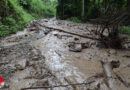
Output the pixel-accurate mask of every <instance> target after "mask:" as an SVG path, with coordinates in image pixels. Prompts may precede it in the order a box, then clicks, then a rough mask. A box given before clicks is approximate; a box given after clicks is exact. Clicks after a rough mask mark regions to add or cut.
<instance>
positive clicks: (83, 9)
mask: <svg viewBox="0 0 130 90" xmlns="http://www.w3.org/2000/svg"><path fill="white" fill-rule="evenodd" d="M84 12H85V5H84V0H82V15H81V16H82V20H83V21H84Z"/></svg>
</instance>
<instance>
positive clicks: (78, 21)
mask: <svg viewBox="0 0 130 90" xmlns="http://www.w3.org/2000/svg"><path fill="white" fill-rule="evenodd" d="M67 20H69V21H73V22H77V23H81V22H82V21H81V20H80V19H78V18H77V17H71V18H68V19H67Z"/></svg>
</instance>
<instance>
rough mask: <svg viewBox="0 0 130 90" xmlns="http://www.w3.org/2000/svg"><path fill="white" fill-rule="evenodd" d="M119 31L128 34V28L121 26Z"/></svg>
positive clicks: (129, 32)
mask: <svg viewBox="0 0 130 90" xmlns="http://www.w3.org/2000/svg"><path fill="white" fill-rule="evenodd" d="M121 31H122V33H126V34H130V26H122V27H121Z"/></svg>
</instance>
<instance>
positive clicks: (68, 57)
mask: <svg viewBox="0 0 130 90" xmlns="http://www.w3.org/2000/svg"><path fill="white" fill-rule="evenodd" d="M44 26H48V27H51V28H48V27H44ZM86 27H87V28H88V27H89V28H93V27H92V26H91V25H89V24H79V23H73V22H68V21H60V20H55V19H54V18H53V19H42V20H39V21H32V22H31V23H30V24H29V25H28V27H27V28H25V30H24V31H21V32H18V33H17V34H15V35H11V36H8V37H6V38H4V39H2V40H1V43H0V60H1V62H0V75H2V76H3V77H4V79H5V82H6V87H5V88H3V90H21V89H22V88H30V89H28V90H50V88H51V89H53V90H129V89H130V88H129V86H130V67H129V66H130V51H129V49H127V50H114V49H104V48H103V47H104V46H103V45H102V44H101V43H100V42H98V41H95V40H92V39H90V38H86V37H94V36H92V34H91V32H90V31H87V29H86ZM53 28H54V29H53ZM56 29H61V30H64V31H59V30H56ZM68 32H69V33H68ZM73 33H74V34H73ZM39 87H41V88H39ZM43 87H44V88H43ZM45 87H46V88H45ZM47 88H49V89H47ZM25 90H27V89H25Z"/></svg>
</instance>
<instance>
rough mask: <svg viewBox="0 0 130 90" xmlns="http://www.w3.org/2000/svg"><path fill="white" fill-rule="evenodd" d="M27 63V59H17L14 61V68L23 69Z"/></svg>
mask: <svg viewBox="0 0 130 90" xmlns="http://www.w3.org/2000/svg"><path fill="white" fill-rule="evenodd" d="M26 65H27V60H26V59H21V60H18V61H16V65H15V67H16V69H19V70H23V69H24V68H25V67H26Z"/></svg>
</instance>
